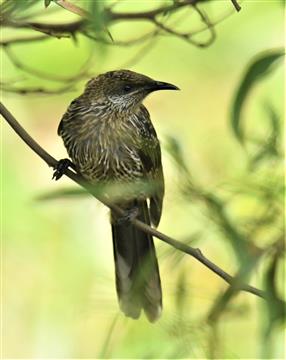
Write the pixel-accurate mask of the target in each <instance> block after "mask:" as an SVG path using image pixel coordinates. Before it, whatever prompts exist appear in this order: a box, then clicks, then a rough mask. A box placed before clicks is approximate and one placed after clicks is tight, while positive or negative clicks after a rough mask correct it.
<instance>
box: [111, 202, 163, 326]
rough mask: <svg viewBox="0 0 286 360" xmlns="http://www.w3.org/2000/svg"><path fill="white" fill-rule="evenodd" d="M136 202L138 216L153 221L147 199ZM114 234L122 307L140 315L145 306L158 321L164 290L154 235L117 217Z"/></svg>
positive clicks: (151, 317) (113, 229)
mask: <svg viewBox="0 0 286 360" xmlns="http://www.w3.org/2000/svg"><path fill="white" fill-rule="evenodd" d="M135 205H136V206H138V210H139V215H138V219H139V220H141V221H143V222H145V223H147V224H150V217H149V211H148V208H147V202H146V200H145V201H140V202H139V201H137V202H136V204H135ZM112 218H113V219H114V218H115V216H114V214H112ZM112 238H113V250H114V260H115V274H116V289H117V295H118V300H119V304H120V308H121V310H122V311H123V312H124V313H125V315H126V316H128V317H132V318H134V319H137V318H139V316H140V314H141V310H142V309H143V310H144V312H145V314H146V316H147V318H148V319H149V321H151V322H153V321H156V320H157V319H158V318H159V316H160V314H161V311H162V290H161V280H160V274H159V268H158V262H157V257H156V252H155V247H154V243H153V238H152V236H151V235H149V234H146V233H144V232H143V231H141V230H139V229H137V228H136V227H134V226H132V225H130V224H126V223H125V224H117V223H116V221H113V223H112Z"/></svg>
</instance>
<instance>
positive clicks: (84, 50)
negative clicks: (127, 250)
mask: <svg viewBox="0 0 286 360" xmlns="http://www.w3.org/2000/svg"><path fill="white" fill-rule="evenodd" d="M75 3H76V4H78V5H80V6H87V4H88V2H85V1H77V2H75ZM135 3H136V4H135ZM165 3H166V2H163V1H156V5H154V3H152V2H151V1H136V2H135V1H124V2H123V7H122V9H124V10H125V11H129V10H130V11H131V10H132V11H139V10H140V9H143V10H146V9H149V8H154V7H157V6H159V5H160V4H162V5H163V4H165ZM171 3H172V2H171ZM105 4H108V1H106V2H105ZM199 5H200V4H199ZM241 6H242V10H241V11H240V12H239V13H236V12H235V11H234V10H233V6H232V4H231V2H230V1H228V0H226V1H223V0H220V1H206V2H204V3H202V4H201V8H202V9H204V11H205V12H206V13H207V14H208V16H209V18H210V19H214V20H215V19H219V18H220V17H221V16H224V15H225V14H228V13H232V15H231V16H229V17H228V18H227V19H226V20H224V21H223V22H221V23H219V24H218V25H217V26H216V28H215V29H216V32H217V39H216V40H215V42H214V43H213V44H212V45H211V46H210V47H207V48H203V49H201V48H198V47H195V46H192V45H190V44H188V43H187V42H184V41H183V40H181V39H178V38H175V37H171V36H162V37H159V38H156V40H155V43H154V44H152V45H149V46H151V47H150V48H147V47H146V45H144V44H141V43H140V44H138V45H135V46H125V47H119V46H104V45H102V44H96V43H94V42H93V41H90V40H88V39H86V38H84V37H83V36H79V37H78V39H77V41H76V42H74V41H72V40H71V39H66V38H62V39H51V40H48V41H42V42H37V43H25V44H17V45H14V46H13V48H12V49H11V50H12V51H13V53H14V54H16V56H17V58H18V59H20V60H21V62H23V63H25V64H27V65H28V66H29V67H33V68H35V69H38V70H41V71H44V72H46V73H49V74H55V75H60V76H67V77H68V76H73V75H74V74H76V73H77V72H78V70H79V69H80V67H81V65H82V64H83V63H84V62H85V61H86V59H87V57H88V54H89V53H90V52H91V51H92V52H93V59H92V61H91V63H90V66H89V69H88V71H89V73H90V74H94V75H96V74H98V73H101V72H105V71H108V70H113V69H118V68H121V67H126V66H127V67H128V68H129V69H131V70H134V71H137V72H140V73H143V74H146V75H148V76H150V77H153V78H155V79H157V80H162V81H167V82H170V83H173V84H176V85H177V86H178V87H179V88H180V89H181V91H180V92H176V93H173V92H161V93H155V94H152V95H151V96H150V97H148V98H147V100H146V101H145V105H146V106H147V108H148V109H149V111H150V113H151V118H152V120H153V123H154V125H155V127H156V130H157V133H158V135H159V137H160V139H161V143H162V146H163V165H164V170H165V178H166V197H165V203H164V212H163V217H162V221H161V223H160V226H159V230H160V231H162V232H164V233H166V234H168V235H170V236H172V237H173V238H176V239H178V240H180V241H185V242H188V243H190V244H191V245H192V246H195V247H199V248H200V249H201V250H202V251H203V253H204V254H205V255H206V256H207V257H208V258H210V259H211V260H212V261H213V262H215V263H216V264H218V265H219V266H221V267H222V268H223V269H225V270H226V271H228V272H229V273H231V274H235V273H236V271H237V269H238V268H239V267H240V265H241V264H242V263H243V261H242V260H241V259H242V258H243V257H244V254H242V255H241V254H237V252H236V250H235V245H233V242H235V241H236V239H230V233H229V232H227V230H226V229H225V228H224V224H222V223H221V219H220V215H218V214H216V210H215V208H214V207H212V206H210V204H209V203H208V202H207V201H206V199H205V198H202V199H200V198H198V196H197V192H198V188H199V189H201V190H202V191H203V192H204V193H208V194H212V195H213V196H215V197H216V199H219V201H220V204H223V205H222V206H223V214H225V216H226V217H227V219H228V220H229V221H230V223H231V224H232V225H233V227H234V228H235V229H236V231H237V233H239V234H240V236H241V237H242V238H246V239H247V242H248V246H249V249H252V247H253V249H254V250H253V251H254V252H255V250H256V247H259V248H263V249H266V248H267V247H269V246H270V245H271V244H273V243H274V242H275V241H276V239H278V240H279V238H281V236H282V235H281V231H283V219H282V217H283V199H282V197H283V165H282V157H281V155H279V154H276V155H273V156H265V157H263V156H262V157H261V159H259V160H258V161H255V156H256V155H257V154H258V152H259V147H258V145H257V144H254V143H251V142H250V141H249V142H247V141H246V144H244V145H242V144H241V143H240V142H239V141H238V140H237V138H236V137H235V135H234V133H233V130H232V128H231V120H230V114H231V106H232V102H233V98H234V95H235V92H236V90H237V88H238V86H239V83H240V82H241V80H242V78H243V74H244V73H245V69H246V67H247V65H248V64H249V62H250V61H252V59H253V57H255V56H256V55H257V53H260V52H261V51H265V50H269V49H273V48H277V47H281V46H283V44H284V38H283V36H284V32H283V24H284V19H283V11H284V9H283V2H282V1H275V0H271V1H270V0H269V1H243V2H242V4H241ZM57 8H58V7H57V5H56V4H54V3H51V4H50V6H49V8H48V10H49V11H51V13H50V15H49V18H48V19H49V21H50V22H52V21H54V22H56V21H57V22H60V21H63V22H64V21H69V20H70V19H75V18H76V15H70V14H69V13H68V12H67V11H65V10H64V9H60V8H59V10H58V9H57ZM35 9H37V11H40V17H37V18H36V19H37V21H40V20H41V21H43V20H46V19H45V11H48V10H45V9H44V6H43V2H38V3H37V4H35ZM119 9H120V6H119ZM32 10H34V8H33V9H32ZM32 10H31V9H29V10H25V8H23V9H22V11H23V15H25V11H27V14H28V11H32ZM189 22H191V23H192V26H193V28H194V29H195V28H198V27H200V26H201V21H200V19H199V17H198V15H197V14H196V13H194V12H192V11H190V15H189V16H188V17H184V20H182V23H181V25H182V26H186V25H188V24H189ZM149 27H150V24H146V23H142V22H140V23H136V22H125V23H117V24H115V25H114V26H113V25H112V26H110V27H109V31H110V32H111V34H112V36H113V38H115V39H125V38H131V36H135V35H136V34H138V35H140V34H142V33H144V31H146V29H148V28H149ZM16 31H17V33H16ZM15 34H17V36H19V34H20V35H23V36H25V35H27V34H28V31H27V30H13V29H10V28H9V29H8V28H7V29H6V28H5V29H4V30H3V31H2V39H4V37H5V38H13V36H14V37H15ZM204 36H206V35H205V33H202V34H201V35H199V36H198V39H199V38H200V37H201V39H204ZM144 46H145V48H144ZM142 48H144V49H143V50H142V52H141V54H139V56H138V57H137V59H135V60H136V61H132V59H133V57H134V56H135V55H136V54H137V52H138V51H140V49H142ZM1 59H2V68H1V69H2V77H3V79H4V80H3V81H5V82H10V83H13V82H14V81H16V82H15V84H16V85H19V87H29V86H31V87H47V88H56V87H59V84H56V83H54V82H52V81H50V80H44V79H39V78H38V77H36V76H31V75H29V74H26V73H25V72H23V71H21V70H20V69H17V68H15V66H13V65H12V64H11V61H9V58H8V57H7V55H6V54H5V52H4V51H2V52H1ZM85 81H86V79H80V80H79V81H77V82H76V83H75V84H74V85H73V89H72V90H71V91H68V92H65V93H60V94H57V95H49V96H48V95H39V94H31V95H18V94H14V93H9V92H3V93H2V101H3V103H4V104H5V106H6V107H7V108H8V109H9V110H10V111H11V112H12V114H13V115H14V116H15V117H16V118H17V119H18V121H19V122H20V123H21V124H22V125H23V126H24V127H25V128H26V130H27V131H28V132H29V133H30V134H31V135H32V136H33V137H34V138H35V139H36V140H37V141H38V142H39V143H40V144H41V145H42V146H43V147H44V148H45V149H46V150H47V151H48V152H50V153H51V154H52V155H53V156H55V157H56V158H57V159H60V158H64V157H66V151H65V149H64V146H63V144H62V141H61V139H60V138H59V137H58V136H57V133H56V132H57V126H58V123H59V121H60V119H61V116H62V114H63V113H64V112H65V110H66V108H67V106H68V105H69V103H70V101H71V100H72V99H73V98H75V97H76V96H78V95H79V94H80V93H81V92H82V90H83V86H84V83H85ZM283 85H284V84H283V68H282V66H279V67H278V66H277V68H275V70H274V71H272V72H271V73H270V74H269V76H268V77H265V79H264V80H263V81H261V82H260V83H259V84H257V86H255V87H253V89H252V90H251V94H250V96H249V97H248V99H247V102H246V103H245V105H244V110H243V128H244V131H245V132H246V133H247V134H248V135H247V136H248V139H250V138H257V139H260V140H261V141H262V140H265V139H267V138H268V136H269V133H271V131H272V130H271V129H272V128H271V126H272V125H271V121H270V120H269V111H268V110H267V109H268V108H269V107H271V109H272V110H273V112H274V114H275V115H274V116H276V118H277V119H278V121H277V122H276V124H278V125H277V126H278V128H279V125H280V128H279V129H281V126H282V118H283V113H284V109H283V95H284V91H283ZM272 115H273V114H272ZM1 128H2V158H1V161H2V164H1V170H2V191H1V193H2V204H3V206H2V262H3V265H2V284H3V291H2V302H3V357H4V358H211V357H214V358H262V357H265V358H283V357H284V356H285V353H284V350H285V349H284V341H283V332H282V331H281V330H282V329H281V328H282V325H281V324H280V323H278V324H276V323H275V321H271V319H272V318H271V316H272V315H271V314H270V315H269V307H268V308H267V306H266V305H265V304H264V301H263V300H261V299H260V298H257V297H255V296H253V295H252V294H248V293H244V292H241V293H240V294H239V295H237V296H235V297H234V298H233V299H232V300H231V301H230V302H229V303H228V304H227V306H226V308H225V309H224V311H223V313H222V314H221V315H220V317H219V319H218V321H217V322H215V325H214V324H212V325H211V324H210V323H208V322H207V316H208V314H209V311H210V309H211V308H212V306H213V304H214V303H215V302H216V300H217V298H218V296H219V295H220V294H221V293H222V292H223V291H225V290H226V289H227V284H226V283H224V282H223V281H222V280H221V279H220V278H218V277H217V276H216V275H214V274H213V273H212V272H210V271H209V270H208V269H207V268H205V267H204V266H203V265H201V264H200V263H199V262H197V261H196V260H195V259H193V258H192V257H190V256H188V255H185V256H183V255H182V254H177V252H176V251H175V250H172V249H170V247H169V246H168V245H166V244H163V243H162V242H161V241H160V240H158V239H155V243H156V247H157V252H158V257H159V263H160V270H161V279H162V287H163V296H164V298H163V302H164V311H163V314H162V317H161V319H160V320H159V321H158V322H157V323H156V324H149V323H148V322H147V320H146V319H145V318H144V316H142V317H141V318H140V320H138V321H133V320H129V319H127V318H125V317H124V316H123V315H122V314H121V313H119V309H118V304H117V298H116V292H115V283H114V264H113V253H112V241H111V231H110V226H109V216H108V209H106V208H105V207H104V206H103V205H101V204H100V203H99V202H97V201H96V200H94V199H93V198H92V197H88V196H86V197H81V198H69V199H66V198H63V199H56V200H53V201H39V200H37V198H38V197H39V196H41V195H42V194H45V193H49V192H52V191H55V190H59V189H61V188H63V189H66V188H75V185H74V184H72V183H71V181H69V180H68V179H67V178H63V179H61V180H60V181H59V182H54V181H51V177H52V169H49V168H48V167H47V166H46V165H45V164H44V163H43V161H42V160H41V159H40V158H39V157H38V156H36V155H35V154H34V153H33V152H32V151H31V150H30V149H29V148H28V147H27V146H26V145H25V144H24V143H23V141H21V140H20V139H19V137H18V136H17V135H16V134H15V133H14V132H13V131H12V129H11V128H10V127H9V126H8V125H7V124H6V123H3V121H2V123H1ZM281 133H282V131H281V130H278V131H277V134H276V135H277V136H276V138H275V141H276V142H277V144H276V145H277V149H280V150H279V151H282V150H281V148H282V141H283V139H282V134H281ZM279 151H278V152H279ZM178 154H179V155H180V156H181V155H182V157H183V159H184V162H185V164H186V166H187V167H188V169H189V172H190V176H191V178H192V185H186V182H188V179H187V180H186V179H185V177H186V174H182V171H180V164H178V163H176V161H175V159H176V156H177V155H178ZM188 176H189V174H188ZM194 184H195V185H194ZM188 186H189V187H188ZM250 235H251V236H250ZM237 241H239V240H237ZM250 252H251V251H250ZM271 254H272V252H271V251H270V255H271ZM270 255H269V254H268V255H267V254H266V255H265V256H263V257H262V259H261V260H260V262H259V264H258V265H257V266H256V267H255V269H254V270H253V271H252V273H251V276H250V278H249V279H248V280H249V282H250V283H251V284H253V285H255V286H257V287H260V288H262V287H265V286H266V287H267V279H269V276H270V274H271V271H268V269H269V268H270V264H271V261H272V258H271V256H270ZM245 257H247V256H246V254H245ZM277 271H278V274H279V279H280V280H277V278H275V282H276V283H277V284H276V285H277V288H278V290H277V291H278V292H279V293H280V296H281V295H282V292H283V289H284V273H283V263H281V262H280V261H279V264H278V265H277ZM268 275H269V276H268ZM267 276H268V277H267ZM265 284H266V285H265ZM275 306H276V305H275V302H274V303H273V307H274V308H275ZM270 313H271V311H270ZM269 324H270V325H269ZM269 326H270V327H269ZM267 329H268V330H269V329H270V330H269V332H268V330H267ZM268 340H269V342H268Z"/></svg>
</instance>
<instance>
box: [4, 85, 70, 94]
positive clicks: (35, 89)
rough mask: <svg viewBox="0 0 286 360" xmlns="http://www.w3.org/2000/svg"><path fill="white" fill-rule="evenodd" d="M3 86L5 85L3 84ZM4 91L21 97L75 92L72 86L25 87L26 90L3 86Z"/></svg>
mask: <svg viewBox="0 0 286 360" xmlns="http://www.w3.org/2000/svg"><path fill="white" fill-rule="evenodd" d="M2 85H3V84H2ZM2 90H3V91H6V92H10V93H14V94H19V95H28V94H39V95H40V94H43V95H57V94H63V93H66V92H69V91H72V90H74V89H73V87H72V86H71V85H68V86H64V87H61V88H58V89H47V88H43V87H31V88H28V87H24V88H18V87H14V86H5V85H4V86H2Z"/></svg>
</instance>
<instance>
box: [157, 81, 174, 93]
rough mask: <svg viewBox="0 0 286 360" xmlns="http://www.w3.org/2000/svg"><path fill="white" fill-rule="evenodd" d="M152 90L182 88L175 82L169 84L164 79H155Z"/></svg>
mask: <svg viewBox="0 0 286 360" xmlns="http://www.w3.org/2000/svg"><path fill="white" fill-rule="evenodd" d="M151 90H152V91H157V90H180V89H179V88H178V87H177V86H176V85H173V84H169V83H166V82H163V81H154V83H153V85H152V87H151Z"/></svg>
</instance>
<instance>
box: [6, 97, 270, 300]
mask: <svg viewBox="0 0 286 360" xmlns="http://www.w3.org/2000/svg"><path fill="white" fill-rule="evenodd" d="M0 114H1V115H2V116H3V118H4V119H5V120H6V121H7V122H8V123H9V125H10V126H11V127H12V128H13V129H14V131H15V132H16V133H17V134H18V135H19V136H20V138H21V139H22V140H23V141H24V142H25V143H26V144H27V145H28V146H29V147H30V148H31V149H32V150H33V151H34V152H35V153H36V154H37V155H38V156H40V157H41V158H42V159H43V160H44V161H45V162H46V163H47V164H48V166H50V167H53V168H55V167H56V165H57V163H58V161H57V160H56V159H55V158H53V157H52V156H51V155H50V154H49V153H48V152H47V151H46V150H44V149H43V148H42V147H41V146H40V145H39V144H38V143H37V142H36V141H35V140H34V139H33V138H32V137H31V136H30V135H29V134H28V133H27V131H26V130H25V129H24V128H23V127H22V126H21V125H20V124H19V123H18V121H17V120H16V119H15V118H14V116H13V115H12V114H11V113H10V112H9V110H8V109H6V107H5V106H4V105H3V104H2V103H0ZM65 175H66V176H67V177H69V178H70V179H71V180H73V181H75V182H76V183H77V184H79V185H80V186H82V187H83V188H85V189H86V190H87V191H88V192H89V193H90V194H91V195H92V196H94V197H95V198H96V199H98V200H99V201H101V202H102V203H103V204H104V205H106V206H107V207H109V208H110V209H112V210H113V211H115V212H117V213H118V214H119V215H124V211H123V210H122V209H121V208H120V207H118V206H116V205H114V204H113V203H112V202H111V201H110V200H108V199H106V198H102V196H99V195H98V194H97V193H96V192H95V190H94V188H92V187H91V185H90V184H88V183H87V182H86V181H85V180H84V179H83V178H82V177H81V176H80V175H79V174H77V173H75V172H73V171H71V170H67V171H66V172H65ZM132 224H133V225H134V226H136V227H137V228H138V229H140V230H142V231H144V232H146V233H149V234H151V235H152V236H155V237H156V238H158V239H160V240H162V241H164V242H165V243H167V244H169V245H171V246H173V247H174V248H176V249H177V250H179V251H182V252H184V253H186V254H188V255H191V256H192V257H194V258H195V259H197V260H198V261H199V262H201V263H202V264H204V265H205V266H206V267H207V268H208V269H209V270H211V271H212V272H214V273H215V274H217V275H218V276H219V277H221V278H222V279H224V280H225V281H226V282H227V283H228V284H230V285H232V284H233V282H234V281H235V277H233V276H231V275H230V274H228V273H227V272H225V271H224V270H222V269H221V268H220V267H219V266H217V265H216V264H214V263H213V262H212V261H210V260H209V259H207V258H206V257H205V256H204V255H203V253H202V252H201V250H200V249H197V248H193V247H191V246H188V245H186V244H184V243H181V242H180V241H177V240H175V239H172V238H171V237H169V236H168V235H165V234H163V233H161V232H160V231H158V230H156V229H154V228H152V227H151V226H149V225H147V224H145V223H143V222H142V221H139V220H136V219H135V220H133V221H132ZM239 290H243V291H246V292H249V293H252V294H254V295H256V296H259V297H261V298H266V294H265V292H264V291H263V290H260V289H257V288H255V287H253V286H250V285H247V284H241V285H240V286H239Z"/></svg>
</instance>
